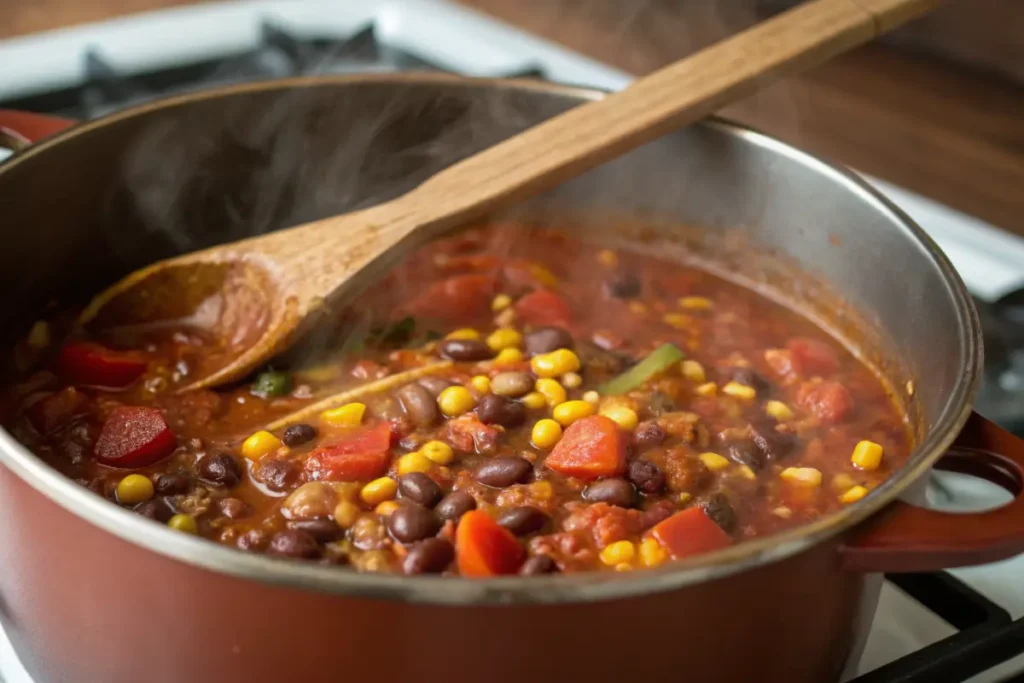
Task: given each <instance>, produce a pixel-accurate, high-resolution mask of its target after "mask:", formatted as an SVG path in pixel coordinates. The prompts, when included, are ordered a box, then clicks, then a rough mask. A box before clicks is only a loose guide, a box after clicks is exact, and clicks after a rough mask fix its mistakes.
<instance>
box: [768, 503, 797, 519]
mask: <svg viewBox="0 0 1024 683" xmlns="http://www.w3.org/2000/svg"><path fill="white" fill-rule="evenodd" d="M772 514H773V515H775V516H776V517H781V518H782V519H789V518H790V517H792V516H793V511H792V510H790V509H789V508H788V507H786V506H785V505H782V506H780V507H777V508H775V509H774V510H772Z"/></svg>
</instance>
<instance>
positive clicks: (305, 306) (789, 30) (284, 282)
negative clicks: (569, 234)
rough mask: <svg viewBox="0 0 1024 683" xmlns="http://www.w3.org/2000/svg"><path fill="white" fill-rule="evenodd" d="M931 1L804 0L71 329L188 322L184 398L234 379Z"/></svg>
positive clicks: (137, 285)
mask: <svg viewBox="0 0 1024 683" xmlns="http://www.w3.org/2000/svg"><path fill="white" fill-rule="evenodd" d="M935 2H936V0H814V1H813V2H808V3H806V4H803V5H801V6H799V7H797V8H795V9H793V10H790V11H788V12H785V13H783V14H780V15H778V16H777V17H774V18H772V19H770V20H768V21H765V22H763V23H761V24H758V25H756V26H754V27H753V28H751V29H749V30H747V31H744V32H743V33H740V34H737V35H735V36H733V37H730V38H728V39H726V40H723V41H722V42H720V43H717V44H715V45H712V46H711V47H709V48H707V49H705V50H702V51H700V52H698V53H696V54H694V55H692V56H690V57H687V58H686V59H683V60H682V61H679V62H676V63H674V64H671V65H669V66H667V67H665V68H663V69H661V70H659V71H656V72H654V73H652V74H651V75H649V76H646V77H644V78H642V79H640V80H638V81H636V82H635V83H633V84H632V85H631V86H629V87H628V88H627V89H625V90H623V91H621V92H619V93H615V94H611V95H608V96H607V97H605V98H603V99H601V100H598V101H595V102H592V103H588V104H584V105H582V106H579V107H576V108H574V109H572V110H570V111H568V112H566V113H564V114H561V115H559V116H556V117H554V118H552V119H549V120H547V121H545V122H543V123H540V124H538V125H536V126H534V127H533V128H530V129H528V130H526V131H524V132H523V133H520V134H519V135H516V136H515V137H512V138H510V139H508V140H506V141H504V142H502V143H500V144H498V145H495V146H494V147H491V148H489V149H487V150H485V151H483V152H481V153H479V154H477V155H475V156H472V157H470V158H468V159H465V160H463V161H461V162H459V163H457V164H455V165H454V166H451V167H449V168H447V169H446V170H444V171H442V172H441V173H438V174H437V175H435V176H433V177H432V178H430V179H429V180H427V181H426V182H424V183H423V184H422V185H420V186H419V187H418V188H416V189H415V190H412V191H411V192H408V193H407V194H405V195H403V196H401V197H399V198H398V199H395V200H393V201H390V202H387V203H385V204H380V205H378V206H375V207H372V208H370V209H367V210H364V211H359V212H356V213H350V214H346V215H343V216H336V217H332V218H326V219H323V220H319V221H315V222H313V223H307V224H305V225H301V226H298V227H293V228H290V229H287V230H281V231H278V232H274V233H271V234H267V235H262V236H259V237H254V238H251V239H246V240H243V241H240V242H235V243H232V244H225V245H222V246H218V247H213V248H211V249H206V250H204V251H200V252H195V253H192V254H187V255H184V256H181V257H177V258H173V259H169V260H166V261H161V262H159V263H155V264H153V265H151V266H148V267H146V268H144V269H142V270H139V271H136V272H134V273H132V274H131V275H129V276H128V277H126V278H125V279H123V280H121V281H120V282H118V283H117V284H115V285H114V286H112V287H111V288H109V289H108V290H106V291H105V292H103V293H102V294H100V295H99V296H98V297H96V299H95V300H94V301H93V302H92V303H91V304H90V305H89V307H88V308H87V309H86V310H85V312H84V313H83V314H82V322H83V323H90V324H92V325H94V326H100V327H117V326H123V325H129V326H133V325H138V324H143V323H152V322H154V321H177V322H182V321H185V320H189V319H191V320H192V321H193V322H194V323H196V324H197V325H201V326H205V327H206V328H207V329H209V330H210V332H211V334H212V335H213V336H214V337H215V338H216V342H217V343H216V344H214V345H213V349H214V350H212V351H211V352H210V353H208V354H207V355H206V356H205V358H204V360H203V361H202V365H201V367H198V368H195V376H196V379H195V380H194V381H193V382H192V383H191V384H190V385H188V386H186V387H184V389H185V390H187V389H192V388H198V387H204V386H213V385H217V384H220V383H224V382H229V381H232V380H237V379H240V378H242V377H244V376H245V375H247V374H248V373H249V372H251V371H252V370H253V369H255V368H256V367H257V366H259V365H261V364H262V363H263V362H265V361H266V360H267V359H269V358H270V357H272V356H273V355H275V354H277V353H279V352H280V351H282V350H284V349H285V348H286V347H287V346H288V345H289V344H290V343H291V342H292V341H294V340H295V339H296V338H297V337H298V336H300V335H301V334H302V333H303V332H304V331H306V330H307V329H308V328H309V325H310V324H311V323H312V322H313V321H314V320H315V314H317V313H319V312H321V311H322V310H325V309H326V308H329V306H330V305H331V304H332V303H334V302H335V301H337V300H338V299H341V298H343V297H344V296H345V295H346V294H347V293H351V292H353V291H358V290H359V289H360V288H362V287H364V286H365V285H367V284H368V283H370V282H371V281H372V280H373V279H375V278H377V277H379V276H380V275H381V273H382V272H383V271H384V270H386V269H387V268H388V267H390V266H392V265H394V264H395V263H396V262H397V261H398V260H399V259H400V258H401V257H402V256H403V255H404V254H405V253H407V251H408V249H410V248H412V247H415V246H417V245H419V244H422V243H423V242H425V241H426V240H428V239H430V238H431V237H433V236H436V235H438V234H440V233H441V232H443V231H446V230H449V229H451V228H453V227H456V226H458V225H460V224H464V223H466V222H467V221H470V220H473V219H477V218H480V217H482V216H483V215H485V214H486V213H488V212H491V211H493V210H495V209H496V208H499V207H501V206H503V205H506V204H508V203H511V202H514V201H516V200H518V199H522V198H524V197H526V196H528V195H531V194H535V193H539V192H541V191H543V190H546V189H548V188H551V187H553V186H555V185H557V184H558V183H560V182H562V181H564V180H567V179H569V178H571V177H573V176H575V175H578V174H581V173H583V172H584V171H587V170H589V169H591V168H594V167H595V166H597V165H599V164H601V163H602V162H605V161H608V160H610V159H612V158H614V157H616V156H618V155H620V154H623V153H624V152H626V151H628V150H631V149H633V148H635V147H638V146H639V145H641V144H643V143H645V142H648V141H650V140H653V139H654V138H656V137H658V136H660V135H662V134H664V133H666V132H668V131H670V130H672V129H675V128H678V127H680V126H682V125H685V124H688V123H691V122H693V121H696V120H697V119H699V118H701V117H703V116H705V115H707V114H709V113H711V112H713V111H714V110H716V109H718V108H720V107H722V106H723V105H726V104H728V103H730V102H733V101H735V100H737V99H740V98H741V97H743V96H745V95H747V94H748V93H750V92H751V91H753V90H755V89H756V88H758V87H760V86H763V85H765V84H767V83H770V82H772V81H774V80H776V79H778V78H780V77H782V76H785V75H788V74H793V73H796V72H799V71H802V70H805V69H808V68H810V67H812V66H815V65H817V64H819V63H821V62H823V61H825V60H827V59H829V58H831V57H833V56H835V55H837V54H839V53H842V52H844V51H846V50H849V49H851V48H853V47H855V46H857V45H860V44H862V43H866V42H868V41H869V40H871V39H873V38H874V37H876V36H878V35H879V34H881V33H883V32H885V31H887V30H889V29H891V28H894V27H896V26H898V25H900V24H902V23H904V22H905V21H907V20H909V19H911V18H913V17H915V16H917V15H919V14H922V13H924V12H925V11H926V10H927V9H929V8H930V7H931V6H933V5H934V4H935Z"/></svg>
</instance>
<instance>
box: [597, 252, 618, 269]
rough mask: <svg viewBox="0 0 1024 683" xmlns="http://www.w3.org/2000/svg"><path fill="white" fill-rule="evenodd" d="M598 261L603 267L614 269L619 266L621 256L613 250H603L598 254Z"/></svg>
mask: <svg viewBox="0 0 1024 683" xmlns="http://www.w3.org/2000/svg"><path fill="white" fill-rule="evenodd" d="M597 260H598V261H599V262H600V263H601V265H603V266H608V267H609V268H614V267H615V266H617V265H619V255H618V254H616V253H615V252H614V251H612V250H611V249H602V250H601V251H599V252H597Z"/></svg>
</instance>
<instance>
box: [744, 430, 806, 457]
mask: <svg viewBox="0 0 1024 683" xmlns="http://www.w3.org/2000/svg"><path fill="white" fill-rule="evenodd" d="M750 436H751V438H752V439H753V440H754V445H756V446H757V448H758V450H760V451H761V453H762V454H763V455H764V457H765V459H767V460H768V461H774V460H779V459H781V458H785V457H786V456H787V455H789V454H790V453H792V452H793V449H794V448H796V435H795V434H793V433H792V432H788V431H783V432H780V431H778V430H777V429H776V428H775V424H773V423H765V424H759V425H751V426H750Z"/></svg>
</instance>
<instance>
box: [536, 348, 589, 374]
mask: <svg viewBox="0 0 1024 683" xmlns="http://www.w3.org/2000/svg"><path fill="white" fill-rule="evenodd" d="M530 367H531V368H533V374H535V375H537V376H538V377H559V376H561V375H564V374H565V373H567V372H576V371H578V370H579V369H580V359H579V357H577V356H576V354H575V353H573V352H572V351H570V350H569V349H556V350H554V351H552V352H551V353H542V354H540V355H539V356H534V357H533V359H532V360H531V361H530Z"/></svg>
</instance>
